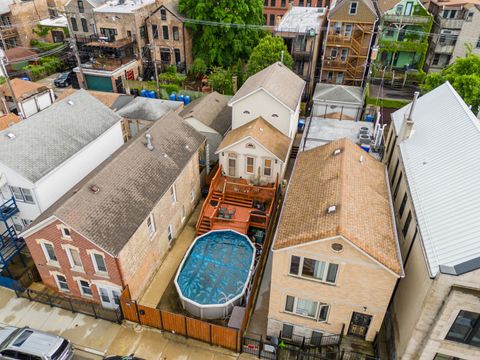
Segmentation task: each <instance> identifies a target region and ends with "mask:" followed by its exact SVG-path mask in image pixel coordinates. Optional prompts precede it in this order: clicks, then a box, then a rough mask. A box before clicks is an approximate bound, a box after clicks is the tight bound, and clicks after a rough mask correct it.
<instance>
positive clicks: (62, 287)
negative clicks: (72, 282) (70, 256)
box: [55, 274, 70, 291]
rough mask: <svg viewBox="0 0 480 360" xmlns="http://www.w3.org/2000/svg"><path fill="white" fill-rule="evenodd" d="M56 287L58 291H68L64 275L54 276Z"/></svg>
mask: <svg viewBox="0 0 480 360" xmlns="http://www.w3.org/2000/svg"><path fill="white" fill-rule="evenodd" d="M55 279H56V280H57V286H58V289H59V290H60V291H70V289H69V287H68V283H67V278H66V277H65V276H64V275H61V274H56V275H55Z"/></svg>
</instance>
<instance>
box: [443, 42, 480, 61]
mask: <svg viewBox="0 0 480 360" xmlns="http://www.w3.org/2000/svg"><path fill="white" fill-rule="evenodd" d="M475 48H476V49H480V37H479V38H478V40H477V43H476V44H475ZM437 63H438V61H437Z"/></svg>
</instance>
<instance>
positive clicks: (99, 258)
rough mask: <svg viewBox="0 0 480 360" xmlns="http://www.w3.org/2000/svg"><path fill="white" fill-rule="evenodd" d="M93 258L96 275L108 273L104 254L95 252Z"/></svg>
mask: <svg viewBox="0 0 480 360" xmlns="http://www.w3.org/2000/svg"><path fill="white" fill-rule="evenodd" d="M91 256H92V263H93V267H94V268H95V272H96V273H106V272H107V264H106V263H105V257H104V256H103V255H102V254H99V253H96V252H93V253H92V254H91Z"/></svg>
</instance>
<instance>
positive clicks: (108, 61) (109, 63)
mask: <svg viewBox="0 0 480 360" xmlns="http://www.w3.org/2000/svg"><path fill="white" fill-rule="evenodd" d="M133 60H135V58H134V57H125V58H97V59H95V61H89V62H87V63H85V64H82V68H83V69H92V70H105V71H115V70H116V69H118V68H119V67H121V66H123V65H125V64H128V63H129V62H131V61H133Z"/></svg>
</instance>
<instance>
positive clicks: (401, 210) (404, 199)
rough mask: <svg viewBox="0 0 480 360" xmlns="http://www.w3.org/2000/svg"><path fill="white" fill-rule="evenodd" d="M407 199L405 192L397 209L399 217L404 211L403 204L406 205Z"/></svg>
mask: <svg viewBox="0 0 480 360" xmlns="http://www.w3.org/2000/svg"><path fill="white" fill-rule="evenodd" d="M407 200H408V195H407V193H406V192H405V194H403V199H402V203H401V204H400V209H399V210H398V214H399V215H400V219H401V218H402V215H403V212H404V211H405V205H407Z"/></svg>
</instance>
